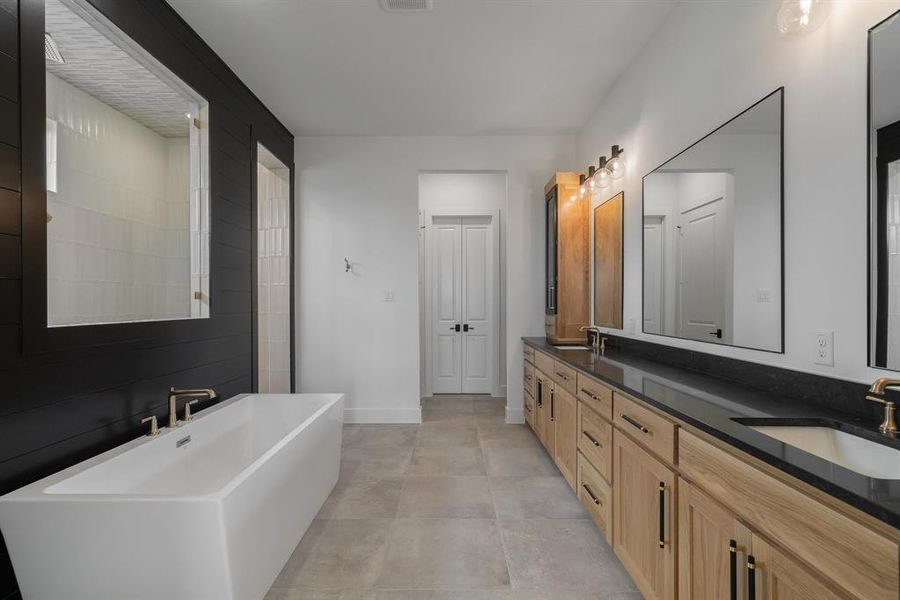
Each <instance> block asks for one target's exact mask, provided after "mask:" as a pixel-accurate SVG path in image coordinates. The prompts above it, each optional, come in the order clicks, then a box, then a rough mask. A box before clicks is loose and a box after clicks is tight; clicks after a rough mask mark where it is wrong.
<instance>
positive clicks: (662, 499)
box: [659, 481, 666, 548]
mask: <svg viewBox="0 0 900 600" xmlns="http://www.w3.org/2000/svg"><path fill="white" fill-rule="evenodd" d="M659 547H660V548H665V547H666V482H665V481H660V482H659Z"/></svg>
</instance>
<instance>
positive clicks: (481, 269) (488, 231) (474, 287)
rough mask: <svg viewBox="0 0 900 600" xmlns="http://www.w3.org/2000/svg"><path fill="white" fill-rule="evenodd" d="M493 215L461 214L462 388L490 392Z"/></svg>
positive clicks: (492, 306) (492, 309) (468, 390)
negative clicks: (467, 215) (466, 215)
mask: <svg viewBox="0 0 900 600" xmlns="http://www.w3.org/2000/svg"><path fill="white" fill-rule="evenodd" d="M492 233H493V229H492V227H491V217H463V218H462V231H461V234H462V275H463V276H462V298H463V302H462V323H463V331H462V367H463V368H462V391H463V393H464V394H490V393H491V383H492V382H491V365H492V364H493V356H492V354H493V347H494V340H493V330H494V327H493V319H494V299H493V293H494V286H493V285H492V283H493V280H494V273H493V266H494V256H493V251H494V250H493V248H494V244H493V239H492Z"/></svg>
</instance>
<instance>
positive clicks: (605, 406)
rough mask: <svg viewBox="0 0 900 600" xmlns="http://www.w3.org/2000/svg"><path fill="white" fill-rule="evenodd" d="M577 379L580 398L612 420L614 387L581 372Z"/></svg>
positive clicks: (601, 414) (602, 415)
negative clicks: (609, 386)
mask: <svg viewBox="0 0 900 600" xmlns="http://www.w3.org/2000/svg"><path fill="white" fill-rule="evenodd" d="M575 380H576V383H577V387H578V399H579V400H581V401H582V402H584V403H585V404H587V405H588V406H590V407H591V408H592V409H594V410H595V411H597V413H598V414H599V415H600V416H601V417H604V418H605V419H608V420H610V421H612V419H613V391H612V389H610V388H608V387H606V386H605V385H603V384H602V383H599V382H598V381H596V380H594V379H591V378H590V377H588V376H587V375H585V374H583V373H581V372H579V373H578V374H577V375H576V377H575Z"/></svg>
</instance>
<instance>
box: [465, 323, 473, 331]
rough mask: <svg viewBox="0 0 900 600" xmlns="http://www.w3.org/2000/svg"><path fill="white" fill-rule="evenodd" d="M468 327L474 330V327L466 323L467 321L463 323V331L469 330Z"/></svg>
mask: <svg viewBox="0 0 900 600" xmlns="http://www.w3.org/2000/svg"><path fill="white" fill-rule="evenodd" d="M470 329H471V330H472V331H475V328H474V327H469V324H468V323H466V324H465V325H463V331H469V330H470Z"/></svg>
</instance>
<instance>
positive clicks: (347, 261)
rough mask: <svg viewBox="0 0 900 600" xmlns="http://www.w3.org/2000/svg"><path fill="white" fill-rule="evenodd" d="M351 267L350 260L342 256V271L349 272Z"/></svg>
mask: <svg viewBox="0 0 900 600" xmlns="http://www.w3.org/2000/svg"><path fill="white" fill-rule="evenodd" d="M352 269H353V265H351V264H350V261H349V260H347V258H346V257H345V258H344V273H349V272H350V271H351V270H352Z"/></svg>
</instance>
